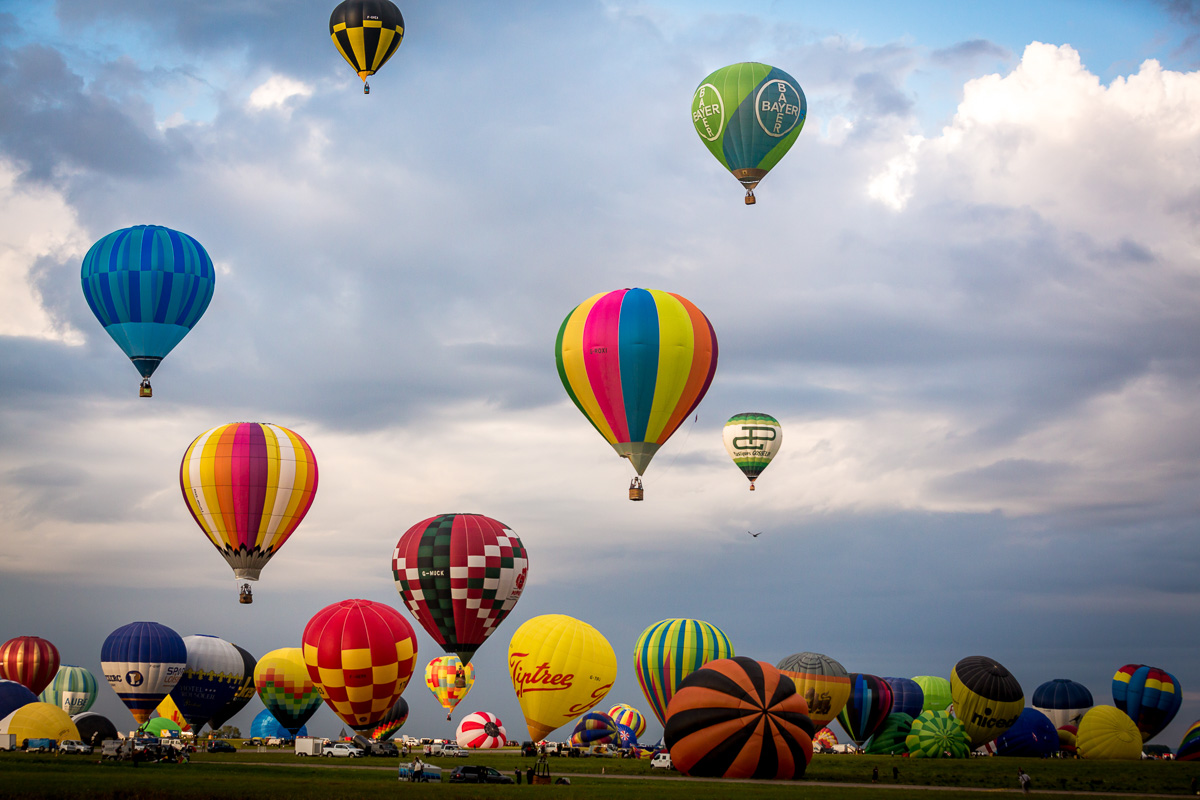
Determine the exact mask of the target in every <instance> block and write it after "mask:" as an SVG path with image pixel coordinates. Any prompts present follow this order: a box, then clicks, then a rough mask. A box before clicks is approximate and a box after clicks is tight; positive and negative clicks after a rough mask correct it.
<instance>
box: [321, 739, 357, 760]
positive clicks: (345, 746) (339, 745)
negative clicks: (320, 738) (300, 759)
mask: <svg viewBox="0 0 1200 800" xmlns="http://www.w3.org/2000/svg"><path fill="white" fill-rule="evenodd" d="M362 754H363V751H362V749H361V748H358V747H355V746H354V745H352V744H349V743H348V742H335V743H333V744H327V745H325V748H324V749H323V750H322V751H321V755H323V756H325V757H326V758H362Z"/></svg>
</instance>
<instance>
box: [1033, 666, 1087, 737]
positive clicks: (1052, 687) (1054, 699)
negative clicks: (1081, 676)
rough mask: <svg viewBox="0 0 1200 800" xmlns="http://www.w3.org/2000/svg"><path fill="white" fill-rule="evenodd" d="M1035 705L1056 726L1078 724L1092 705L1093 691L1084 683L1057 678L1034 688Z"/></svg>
mask: <svg viewBox="0 0 1200 800" xmlns="http://www.w3.org/2000/svg"><path fill="white" fill-rule="evenodd" d="M1033 707H1034V708H1036V709H1037V710H1038V711H1040V712H1042V713H1043V714H1045V715H1046V717H1048V718H1049V720H1050V721H1051V722H1052V723H1054V727H1055V728H1061V727H1062V726H1063V725H1078V724H1079V720H1080V719H1081V718H1082V717H1083V715H1084V713H1085V712H1086V711H1087V710H1088V709H1089V708H1091V707H1092V693H1091V692H1089V691H1088V688H1087V687H1086V686H1084V685H1083V684H1082V683H1076V682H1075V681H1069V680H1067V679H1066V678H1055V679H1054V680H1052V681H1046V682H1045V683H1043V684H1042V685H1041V686H1039V687H1037V688H1036V689H1034V690H1033Z"/></svg>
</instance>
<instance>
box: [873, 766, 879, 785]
mask: <svg viewBox="0 0 1200 800" xmlns="http://www.w3.org/2000/svg"><path fill="white" fill-rule="evenodd" d="M871 783H879V767H872V768H871Z"/></svg>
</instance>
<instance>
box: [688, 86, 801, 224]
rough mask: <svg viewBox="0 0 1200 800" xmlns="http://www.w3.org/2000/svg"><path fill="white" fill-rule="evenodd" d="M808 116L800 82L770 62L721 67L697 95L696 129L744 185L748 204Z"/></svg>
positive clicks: (716, 157)
mask: <svg viewBox="0 0 1200 800" xmlns="http://www.w3.org/2000/svg"><path fill="white" fill-rule="evenodd" d="M807 115H808V101H807V100H806V99H805V97H804V91H803V90H802V89H801V88H800V84H799V83H797V82H796V79H795V78H793V77H792V76H791V75H788V74H787V73H786V72H784V71H783V70H781V69H777V68H776V67H772V66H768V65H767V64H758V63H753V62H751V63H742V64H731V65H729V66H728V67H722V68H721V69H719V70H717V71H716V72H714V73H712V74H711V75H709V76H708V77H707V78H705V79H704V80H703V81H701V82H700V85H699V86H698V87H697V88H696V93H695V94H694V95H693V96H692V124H693V125H695V127H696V133H697V134H698V135H699V136H700V139H701V141H703V142H704V146H705V147H707V148H708V151H709V152H710V153H712V154H713V157H714V158H715V159H717V161H719V162H721V166H723V167H725V169H727V170H729V171H730V172H732V173H733V177H735V178H737V179H738V181H739V182H740V183H741V184H742V186H744V187H745V189H746V205H753V204H754V187H756V186H758V184H759V181H761V180H762V179H763V178H765V177H766V176H767V173H768V172H770V171H771V168H772V167H774V166H775V165H776V164H778V163H779V159H781V158H783V157H784V155H785V154H786V153H787V151H788V150H790V149H791V147H792V144H794V143H795V141H796V137H797V136H799V135H800V131H801V129H803V128H804V119H805V117H806V116H807Z"/></svg>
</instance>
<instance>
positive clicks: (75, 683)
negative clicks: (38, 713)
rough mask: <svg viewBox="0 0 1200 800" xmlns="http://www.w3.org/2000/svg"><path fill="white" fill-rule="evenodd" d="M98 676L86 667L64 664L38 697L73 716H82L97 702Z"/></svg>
mask: <svg viewBox="0 0 1200 800" xmlns="http://www.w3.org/2000/svg"><path fill="white" fill-rule="evenodd" d="M97 689H98V687H97V684H96V676H95V675H93V674H92V673H91V672H90V671H88V670H87V669H86V668H84V667H76V666H74V665H71V664H64V665H63V666H61V667H59V668H58V673H57V674H56V675H55V676H54V679H53V680H52V681H50V685H49V686H47V687H46V688H45V690H44V691H43V692H42V693H41V695H39V696H38V700H39V701H41V702H43V703H49V704H50V705H52V706H58V707H59V708H61V709H62V710H63V711H66V712H67V713H68V714H70V715H71V716H74V715H76V714H82V713H83V712H85V711H87V710H88V709H89V708H91V707H92V703H94V702H96V695H97V694H98V693H99V692H98V691H97Z"/></svg>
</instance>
